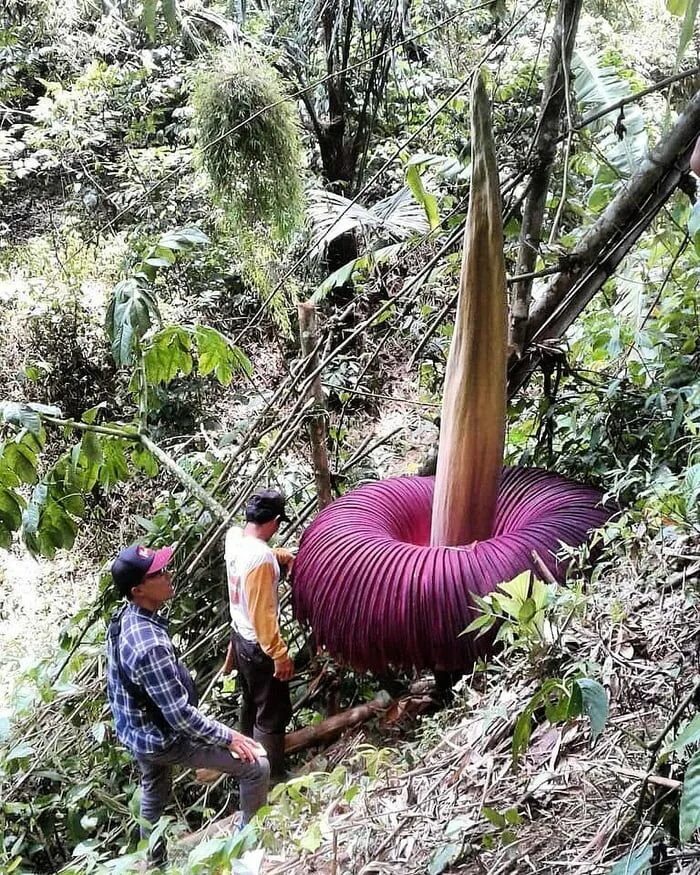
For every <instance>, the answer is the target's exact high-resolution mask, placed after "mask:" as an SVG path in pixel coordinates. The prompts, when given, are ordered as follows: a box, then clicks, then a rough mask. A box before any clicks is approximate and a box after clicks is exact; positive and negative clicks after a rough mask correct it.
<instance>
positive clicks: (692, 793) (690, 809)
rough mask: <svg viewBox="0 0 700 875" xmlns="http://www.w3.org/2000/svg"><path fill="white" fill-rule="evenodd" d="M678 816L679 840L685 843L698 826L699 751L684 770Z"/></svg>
mask: <svg viewBox="0 0 700 875" xmlns="http://www.w3.org/2000/svg"><path fill="white" fill-rule="evenodd" d="M678 818H679V825H678V830H679V835H680V840H681V842H682V843H683V844H685V843H686V842H689V841H690V839H691V838H692V837H693V834H694V833H695V830H696V829H697V828H698V827H700V751H698V752H697V753H696V754H694V755H693V757H692V758H691V760H690V762H689V763H688V767H687V769H686V770H685V778H684V780H683V790H682V791H681V804H680V809H679V812H678Z"/></svg>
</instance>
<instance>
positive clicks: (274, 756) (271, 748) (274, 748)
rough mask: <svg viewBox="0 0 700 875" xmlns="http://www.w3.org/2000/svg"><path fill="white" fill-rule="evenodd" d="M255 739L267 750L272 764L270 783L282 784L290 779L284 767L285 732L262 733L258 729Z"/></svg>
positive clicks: (254, 731) (254, 734)
mask: <svg viewBox="0 0 700 875" xmlns="http://www.w3.org/2000/svg"><path fill="white" fill-rule="evenodd" d="M253 738H254V739H255V741H257V742H258V743H259V744H261V745H262V746H263V747H264V748H265V752H266V753H267V759H268V760H269V762H270V783H272V784H280V783H282V781H286V780H287V778H288V775H287V771H286V769H285V767H284V739H285V734H284V732H274V733H272V732H262V731H261V730H260V729H258V728H257V727H256V728H255V729H254V730H253Z"/></svg>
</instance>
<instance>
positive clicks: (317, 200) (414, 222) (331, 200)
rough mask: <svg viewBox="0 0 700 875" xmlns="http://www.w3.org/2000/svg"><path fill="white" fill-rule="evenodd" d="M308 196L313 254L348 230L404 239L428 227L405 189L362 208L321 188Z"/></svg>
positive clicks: (419, 208)
mask: <svg viewBox="0 0 700 875" xmlns="http://www.w3.org/2000/svg"><path fill="white" fill-rule="evenodd" d="M308 199H309V207H308V217H309V224H310V227H311V248H312V252H313V255H314V256H318V255H321V254H323V252H324V251H325V250H326V248H327V247H328V245H329V244H330V243H331V242H332V241H333V240H335V239H336V238H337V237H340V236H341V235H343V234H348V233H350V232H355V233H362V234H369V233H370V232H374V233H376V235H377V236H386V237H390V238H392V239H394V240H405V239H406V238H408V237H411V236H413V235H414V234H426V233H427V232H428V231H429V230H430V227H429V225H428V222H427V221H426V218H425V212H424V211H423V208H422V206H421V205H420V204H418V203H416V201H415V200H414V199H413V197H412V195H411V192H410V191H409V190H408V189H407V188H402V189H400V190H399V191H398V192H396V194H393V195H391V196H390V197H387V198H383V199H382V200H380V201H378V202H377V203H376V204H374V205H373V206H371V207H364V206H362V204H358V203H353V202H352V201H351V200H349V199H348V198H346V197H343V196H342V195H339V194H335V193H334V192H331V191H323V190H321V189H312V190H311V191H310V192H309V196H308Z"/></svg>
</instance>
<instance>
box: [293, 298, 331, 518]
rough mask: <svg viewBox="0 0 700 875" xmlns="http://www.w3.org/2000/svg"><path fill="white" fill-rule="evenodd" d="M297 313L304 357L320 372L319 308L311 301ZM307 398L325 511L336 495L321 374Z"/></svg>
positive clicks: (319, 493) (316, 474)
mask: <svg viewBox="0 0 700 875" xmlns="http://www.w3.org/2000/svg"><path fill="white" fill-rule="evenodd" d="M297 313H298V315H299V337H300V340H301V352H302V355H303V356H304V358H305V359H306V360H307V361H308V367H309V369H310V370H312V371H318V338H317V332H316V307H315V306H314V305H313V304H312V303H311V302H310V301H303V302H302V303H300V304H299V305H298V306H297ZM308 394H309V397H311V398H313V399H314V411H313V413H312V414H311V416H310V417H309V419H308V423H307V427H308V431H309V441H310V442H311V460H312V463H313V466H314V478H315V480H316V495H317V499H318V509H319V510H323V508H324V507H326V505H328V504H330V503H331V501H333V494H332V492H331V474H330V466H329V463H328V433H327V429H326V417H327V414H326V409H325V401H324V398H323V387H322V385H321V374H320V371H319V372H318V373H316V375H315V377H314V378H313V382H312V383H311V386H310V388H309V392H308Z"/></svg>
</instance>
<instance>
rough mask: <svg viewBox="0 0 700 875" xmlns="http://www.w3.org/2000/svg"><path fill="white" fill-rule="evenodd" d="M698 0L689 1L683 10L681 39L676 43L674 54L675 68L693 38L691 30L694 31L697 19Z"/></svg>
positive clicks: (699, 4) (699, 3)
mask: <svg viewBox="0 0 700 875" xmlns="http://www.w3.org/2000/svg"><path fill="white" fill-rule="evenodd" d="M699 7H700V0H689V2H688V3H687V6H686V9H685V17H684V18H683V26H682V27H681V37H680V40H679V42H678V53H677V54H676V66H677V65H678V64H679V63H680V61H681V59H682V57H683V55H684V54H685V50H686V49H687V48H688V43H689V42H690V41H691V39H692V38H693V30H694V29H695V19H696V18H697V17H698V8H699Z"/></svg>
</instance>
